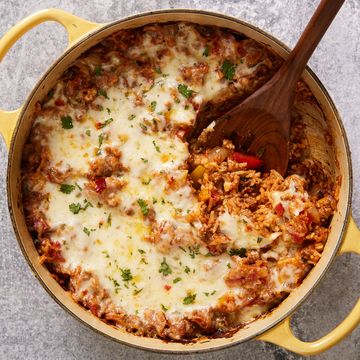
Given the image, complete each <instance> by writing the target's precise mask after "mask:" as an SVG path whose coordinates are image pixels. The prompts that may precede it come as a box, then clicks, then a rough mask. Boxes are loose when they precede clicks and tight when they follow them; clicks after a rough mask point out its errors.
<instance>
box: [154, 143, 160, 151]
mask: <svg viewBox="0 0 360 360" xmlns="http://www.w3.org/2000/svg"><path fill="white" fill-rule="evenodd" d="M152 143H153V145H154V147H155V150H156V151H157V152H160V147H159V146H158V145H157V144H156V142H155V140H153V142H152Z"/></svg>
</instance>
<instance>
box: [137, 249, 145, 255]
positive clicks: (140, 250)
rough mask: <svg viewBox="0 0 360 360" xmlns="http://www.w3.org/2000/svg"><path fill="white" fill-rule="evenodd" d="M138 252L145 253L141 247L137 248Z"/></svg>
mask: <svg viewBox="0 0 360 360" xmlns="http://www.w3.org/2000/svg"><path fill="white" fill-rule="evenodd" d="M138 252H139V253H140V254H145V253H146V251H145V250H143V249H138Z"/></svg>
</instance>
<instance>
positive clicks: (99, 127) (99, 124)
mask: <svg viewBox="0 0 360 360" xmlns="http://www.w3.org/2000/svg"><path fill="white" fill-rule="evenodd" d="M113 121H114V119H113V118H109V119H107V120H105V121H104V122H103V123H98V124H96V126H97V128H98V129H102V128H103V127H105V126H107V125H109V124H110V123H112V122H113Z"/></svg>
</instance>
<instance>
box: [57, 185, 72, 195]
mask: <svg viewBox="0 0 360 360" xmlns="http://www.w3.org/2000/svg"><path fill="white" fill-rule="evenodd" d="M74 190H75V186H74V185H69V184H61V185H60V191H61V192H62V193H64V194H70V193H71V192H73V191H74Z"/></svg>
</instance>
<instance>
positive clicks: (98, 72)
mask: <svg viewBox="0 0 360 360" xmlns="http://www.w3.org/2000/svg"><path fill="white" fill-rule="evenodd" d="M101 72H102V68H101V65H95V69H94V75H95V76H100V75H101Z"/></svg>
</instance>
